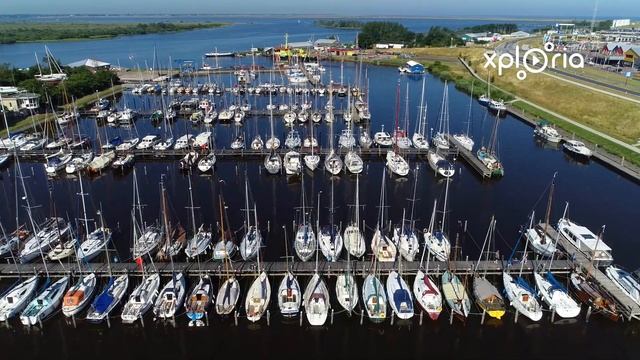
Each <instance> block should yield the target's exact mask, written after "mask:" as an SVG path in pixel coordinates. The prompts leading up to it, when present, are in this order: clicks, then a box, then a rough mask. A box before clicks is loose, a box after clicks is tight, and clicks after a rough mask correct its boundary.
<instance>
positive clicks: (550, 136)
mask: <svg viewBox="0 0 640 360" xmlns="http://www.w3.org/2000/svg"><path fill="white" fill-rule="evenodd" d="M533 134H534V135H535V136H537V137H539V138H541V139H543V140H545V141H548V142H550V143H559V142H560V141H561V140H562V136H560V133H558V130H556V129H555V128H554V127H552V126H551V125H549V123H547V122H540V123H539V124H538V126H536V128H535V129H534V130H533Z"/></svg>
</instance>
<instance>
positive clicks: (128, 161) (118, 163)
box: [111, 154, 136, 171]
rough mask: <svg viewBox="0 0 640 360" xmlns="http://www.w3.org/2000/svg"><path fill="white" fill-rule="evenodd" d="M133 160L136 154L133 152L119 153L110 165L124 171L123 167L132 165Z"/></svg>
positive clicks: (126, 167)
mask: <svg viewBox="0 0 640 360" xmlns="http://www.w3.org/2000/svg"><path fill="white" fill-rule="evenodd" d="M135 160H136V156H135V155H134V154H126V155H120V156H118V158H117V159H115V161H114V162H113V163H112V164H111V167H112V168H114V169H115V170H120V171H124V170H125V169H128V168H130V167H132V166H133V163H134V162H135Z"/></svg>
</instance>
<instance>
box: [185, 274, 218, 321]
mask: <svg viewBox="0 0 640 360" xmlns="http://www.w3.org/2000/svg"><path fill="white" fill-rule="evenodd" d="M213 299H214V298H213V288H212V286H211V280H210V279H209V276H206V275H205V276H200V280H199V281H198V283H197V284H196V285H195V286H194V287H193V289H191V292H190V293H189V297H188V299H187V302H186V303H185V306H184V307H185V309H186V311H187V317H188V318H189V326H203V325H204V322H203V321H202V319H203V318H204V317H205V314H206V313H207V312H208V311H209V306H210V305H211V303H212V301H213Z"/></svg>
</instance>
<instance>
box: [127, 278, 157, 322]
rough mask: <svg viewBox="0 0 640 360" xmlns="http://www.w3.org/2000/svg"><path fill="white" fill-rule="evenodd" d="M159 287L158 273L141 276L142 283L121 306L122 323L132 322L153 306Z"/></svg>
mask: <svg viewBox="0 0 640 360" xmlns="http://www.w3.org/2000/svg"><path fill="white" fill-rule="evenodd" d="M159 287H160V275H158V274H157V273H156V274H152V275H149V276H145V277H143V279H142V283H140V285H138V286H137V287H136V288H135V289H134V290H133V291H132V292H131V295H129V300H128V301H127V302H126V303H125V304H124V307H123V308H122V314H121V315H120V318H121V319H122V323H123V324H133V323H134V322H136V320H138V319H142V317H143V316H144V314H145V313H146V312H147V311H148V310H149V309H151V307H153V304H154V303H155V300H156V296H158V288H159Z"/></svg>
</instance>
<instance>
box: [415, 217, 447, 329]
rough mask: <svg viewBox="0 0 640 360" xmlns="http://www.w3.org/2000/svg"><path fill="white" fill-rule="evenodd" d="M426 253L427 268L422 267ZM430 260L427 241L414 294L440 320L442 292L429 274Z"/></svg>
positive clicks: (427, 310)
mask: <svg viewBox="0 0 640 360" xmlns="http://www.w3.org/2000/svg"><path fill="white" fill-rule="evenodd" d="M434 208H435V206H434ZM425 255H426V256H427V266H426V269H425V268H423V267H422V264H423V263H424V257H425ZM430 260H431V254H430V253H429V250H428V249H427V243H426V241H425V243H424V251H422V257H421V258H420V266H419V267H418V271H417V272H416V277H415V278H414V279H413V295H414V296H415V297H416V302H417V303H418V305H420V307H421V308H422V309H423V310H424V311H426V312H427V315H429V317H430V318H431V319H432V320H438V317H440V313H441V312H442V294H441V293H440V290H439V289H438V285H437V284H436V282H435V281H434V280H433V279H432V278H431V276H429V275H428V272H429V261H430ZM423 269H424V271H423Z"/></svg>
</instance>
